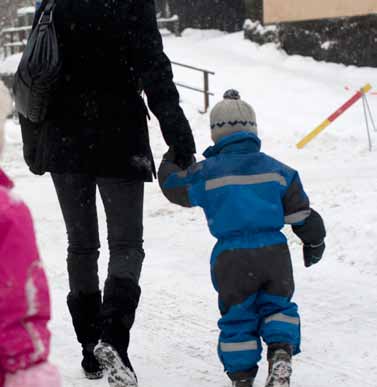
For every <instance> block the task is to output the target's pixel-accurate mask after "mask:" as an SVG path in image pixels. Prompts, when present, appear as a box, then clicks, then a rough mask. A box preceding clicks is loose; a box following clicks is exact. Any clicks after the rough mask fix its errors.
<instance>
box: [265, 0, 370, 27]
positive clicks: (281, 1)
mask: <svg viewBox="0 0 377 387" xmlns="http://www.w3.org/2000/svg"><path fill="white" fill-rule="evenodd" d="M263 8H264V15H263V21H264V23H279V22H292V21H303V20H316V19H331V18H336V17H345V16H348V17H353V16H360V15H370V14H373V13H377V1H376V0H357V1H355V0H315V1H313V0H264V2H263Z"/></svg>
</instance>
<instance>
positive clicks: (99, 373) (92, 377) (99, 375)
mask: <svg viewBox="0 0 377 387" xmlns="http://www.w3.org/2000/svg"><path fill="white" fill-rule="evenodd" d="M83 371H84V374H85V377H86V378H87V379H89V380H97V379H102V378H103V371H97V372H87V371H85V370H83Z"/></svg>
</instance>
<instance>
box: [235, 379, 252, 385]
mask: <svg viewBox="0 0 377 387" xmlns="http://www.w3.org/2000/svg"><path fill="white" fill-rule="evenodd" d="M253 384H254V378H250V379H242V380H234V381H233V382H232V387H253Z"/></svg>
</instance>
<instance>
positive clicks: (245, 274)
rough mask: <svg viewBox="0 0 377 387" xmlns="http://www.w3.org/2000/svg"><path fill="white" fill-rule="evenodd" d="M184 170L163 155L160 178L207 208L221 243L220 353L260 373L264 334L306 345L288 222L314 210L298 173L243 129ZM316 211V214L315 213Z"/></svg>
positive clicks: (178, 196) (217, 271)
mask: <svg viewBox="0 0 377 387" xmlns="http://www.w3.org/2000/svg"><path fill="white" fill-rule="evenodd" d="M204 156H205V157H206V158H207V160H205V161H202V162H199V163H196V164H194V165H193V166H191V167H190V168H189V169H188V170H186V171H181V170H180V169H179V168H178V167H177V166H176V165H175V164H173V163H172V162H169V161H164V162H163V163H162V165H161V167H160V171H159V180H160V185H161V187H162V190H163V192H164V194H165V196H167V198H168V199H169V200H170V201H172V202H173V203H176V204H179V205H182V206H185V207H192V206H200V207H202V208H203V210H204V212H205V214H206V217H207V221H208V227H209V229H210V232H211V233H212V235H214V236H215V237H216V238H217V239H218V242H217V244H216V246H215V248H214V250H213V253H212V257H211V274H212V281H213V284H214V287H215V288H216V290H217V291H218V293H219V308H220V311H221V314H222V318H221V319H220V320H219V327H220V329H221V334H220V338H219V345H218V352H219V356H220V359H221V361H222V362H223V364H224V367H225V370H226V372H227V373H228V374H229V375H230V377H231V378H232V375H244V376H248V375H253V376H255V372H256V371H255V370H256V364H257V362H258V361H259V360H260V355H261V341H260V337H262V338H263V340H264V341H265V342H266V343H267V344H275V343H284V344H288V345H290V346H291V347H292V348H293V354H296V353H298V352H299V351H300V319H299V315H298V312H297V305H296V304H294V303H293V302H291V297H292V295H293V292H294V282H293V275H292V265H291V260H290V255H289V250H288V247H287V243H286V242H287V240H286V237H285V236H284V235H283V234H282V233H281V232H280V230H281V229H282V227H283V226H284V224H285V223H288V224H304V223H305V222H307V221H308V220H309V221H310V218H311V213H312V212H313V213H315V211H314V210H311V209H310V207H309V200H308V197H307V196H306V194H305V192H304V190H303V188H302V185H301V182H300V178H299V176H298V173H297V172H296V171H295V170H293V169H291V168H289V167H288V166H286V165H284V164H282V163H280V162H279V161H277V160H275V159H273V158H271V157H269V156H267V155H266V154H264V153H261V152H260V140H259V138H258V137H257V136H256V135H254V134H252V133H250V132H238V133H235V134H232V135H230V136H227V137H225V138H223V139H222V140H221V141H220V142H218V143H217V144H216V145H215V146H213V147H210V148H209V149H207V151H206V152H205V153H204ZM317 215H318V214H317Z"/></svg>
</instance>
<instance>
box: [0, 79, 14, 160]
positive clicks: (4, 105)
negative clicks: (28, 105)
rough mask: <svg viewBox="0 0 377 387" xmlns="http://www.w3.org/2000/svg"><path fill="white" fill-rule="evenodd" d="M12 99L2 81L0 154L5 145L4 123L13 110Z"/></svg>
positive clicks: (0, 90)
mask: <svg viewBox="0 0 377 387" xmlns="http://www.w3.org/2000/svg"><path fill="white" fill-rule="evenodd" d="M11 106H12V104H11V99H10V95H9V91H8V89H7V88H6V87H5V85H4V83H3V82H1V81H0V155H1V153H2V150H3V147H4V124H5V120H6V118H7V116H8V114H9V113H10V111H11Z"/></svg>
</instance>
